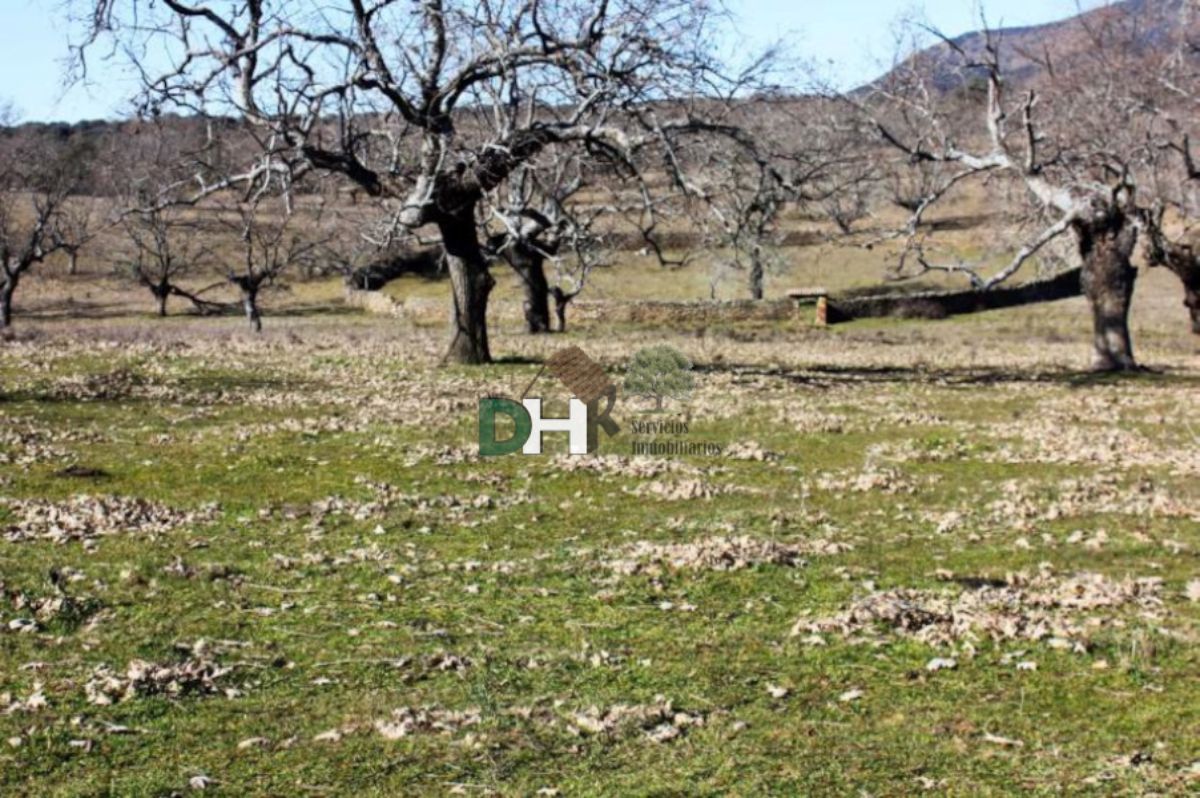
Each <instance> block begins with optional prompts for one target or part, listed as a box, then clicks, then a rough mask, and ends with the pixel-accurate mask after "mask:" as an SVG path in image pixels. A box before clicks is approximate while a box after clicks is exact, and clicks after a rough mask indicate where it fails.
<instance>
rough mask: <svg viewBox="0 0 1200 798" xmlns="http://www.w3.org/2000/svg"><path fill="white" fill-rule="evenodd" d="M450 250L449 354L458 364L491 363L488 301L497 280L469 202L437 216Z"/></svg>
mask: <svg viewBox="0 0 1200 798" xmlns="http://www.w3.org/2000/svg"><path fill="white" fill-rule="evenodd" d="M436 223H437V226H438V230H439V231H440V232H441V234H442V244H443V246H444V247H445V249H446V263H447V266H448V268H449V271H450V286H451V292H452V294H453V298H454V304H453V307H452V308H451V316H450V333H451V339H450V349H449V351H447V353H446V357H447V359H449V360H452V361H454V362H456V363H464V364H478V363H490V362H491V361H492V353H491V350H490V349H489V348H488V334H487V303H488V295H489V294H490V293H491V291H492V286H494V285H495V284H496V281H495V280H494V279H492V275H491V274H490V273H489V272H488V267H487V259H486V258H485V257H484V255H483V248H482V247H480V246H479V236H478V233H477V231H476V229H475V208H474V205H473V204H471V205H468V206H465V207H462V208H459V209H457V210H456V211H454V212H451V213H444V214H441V215H439V217H438V218H437V219H436Z"/></svg>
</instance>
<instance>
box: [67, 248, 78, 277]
mask: <svg viewBox="0 0 1200 798" xmlns="http://www.w3.org/2000/svg"><path fill="white" fill-rule="evenodd" d="M78 266H79V253H77V252H74V251H71V252H68V253H67V274H69V275H71V276H72V277H74V276H75V273H76V271H77V267H78Z"/></svg>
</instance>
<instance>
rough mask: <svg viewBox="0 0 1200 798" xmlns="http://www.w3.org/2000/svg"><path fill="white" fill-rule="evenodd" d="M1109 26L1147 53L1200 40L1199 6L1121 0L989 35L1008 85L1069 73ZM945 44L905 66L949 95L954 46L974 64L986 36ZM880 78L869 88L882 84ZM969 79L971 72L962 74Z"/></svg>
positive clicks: (956, 82)
mask: <svg viewBox="0 0 1200 798" xmlns="http://www.w3.org/2000/svg"><path fill="white" fill-rule="evenodd" d="M1185 3H1191V4H1192V15H1191V20H1190V24H1189V26H1188V30H1186V31H1181V30H1180V20H1181V16H1180V12H1181V11H1182V10H1183V8H1184V4H1185ZM1113 25H1124V26H1134V27H1131V28H1127V30H1128V32H1129V33H1130V34H1132V36H1131V38H1132V40H1133V41H1134V42H1135V46H1137V47H1139V48H1144V50H1145V52H1147V53H1150V52H1152V51H1154V50H1155V49H1157V48H1161V47H1163V46H1167V45H1169V44H1170V43H1172V42H1173V41H1176V40H1177V37H1178V36H1179V35H1180V34H1181V33H1183V34H1184V35H1188V36H1189V37H1192V38H1194V39H1195V40H1197V41H1200V3H1197V2H1196V0H1125V1H1124V2H1114V3H1106V4H1104V5H1101V6H1099V7H1096V8H1092V9H1090V10H1087V11H1084V12H1083V13H1081V14H1078V15H1076V16H1073V17H1068V18H1066V19H1062V20H1058V21H1056V22H1049V23H1046V24H1043V25H1028V26H1023V27H1012V28H1004V27H1000V28H997V29H995V30H993V31H992V35H993V37H996V38H998V39H999V41H1000V43H1001V46H1000V61H1001V68H1002V69H1003V71H1004V74H1005V77H1006V79H1007V80H1008V82H1009V83H1011V84H1026V83H1029V82H1031V81H1034V80H1036V79H1038V78H1039V77H1041V76H1043V75H1044V74H1045V73H1046V70H1047V67H1048V66H1049V68H1050V69H1054V70H1056V71H1059V70H1069V69H1070V68H1071V65H1072V63H1077V62H1078V59H1080V58H1082V57H1084V56H1085V55H1087V53H1088V52H1089V51H1090V49H1091V48H1092V47H1093V46H1094V34H1096V33H1097V32H1099V31H1103V30H1105V29H1106V27H1111V26H1113ZM950 41H951V42H952V43H953V45H954V46H953V47H952V46H951V45H950V44H947V43H946V42H938V43H937V44H934V45H933V46H931V47H928V48H926V49H925V50H922V51H921V52H919V53H917V54H916V55H914V56H913V57H912V58H911V59H910V60H909V61H908V62H907V63H906V65H905V66H906V67H907V66H911V65H913V64H916V65H917V68H918V69H919V70H920V71H922V72H924V73H926V74H927V76H928V80H929V83H930V84H931V85H933V86H934V87H936V88H938V89H940V90H942V91H951V90H954V89H956V88H959V87H961V86H962V85H963V79H964V72H963V69H962V67H963V65H964V59H963V56H962V55H960V54H959V53H958V52H956V51H955V47H957V48H959V49H961V50H962V51H963V53H965V54H966V56H967V60H968V61H972V60H977V59H978V58H979V57H981V56H982V55H983V54H984V51H985V48H986V46H987V34H986V33H985V32H984V31H982V30H977V31H972V32H970V33H965V34H962V35H961V36H957V37H955V38H952V39H951V40H950ZM891 74H892V73H888V75H884V76H883V77H881V78H880V79H879V80H878V81H875V82H874V83H872V84H871V85H878V84H880V83H883V82H885V81H887V79H888V77H889V76H890V75H891ZM966 74H967V77H968V78H969V77H970V71H969V70H968V71H967V73H966Z"/></svg>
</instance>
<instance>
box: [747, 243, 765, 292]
mask: <svg viewBox="0 0 1200 798" xmlns="http://www.w3.org/2000/svg"><path fill="white" fill-rule="evenodd" d="M765 271H766V270H765V269H764V268H763V262H762V256H761V255H760V254H759V253H758V252H757V251H756V252H754V253H752V254H751V255H750V298H751V299H755V300H758V299H762V298H763V294H764V290H763V283H764V279H765V276H766V275H765Z"/></svg>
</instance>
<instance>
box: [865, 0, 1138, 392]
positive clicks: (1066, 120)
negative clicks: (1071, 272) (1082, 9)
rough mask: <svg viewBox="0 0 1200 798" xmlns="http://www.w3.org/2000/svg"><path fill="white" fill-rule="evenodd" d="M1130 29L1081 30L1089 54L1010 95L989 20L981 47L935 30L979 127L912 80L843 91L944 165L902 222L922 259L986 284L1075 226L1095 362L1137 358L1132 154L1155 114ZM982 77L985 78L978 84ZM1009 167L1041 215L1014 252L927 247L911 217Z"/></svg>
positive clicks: (1109, 365)
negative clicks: (971, 258) (1147, 105)
mask: <svg viewBox="0 0 1200 798" xmlns="http://www.w3.org/2000/svg"><path fill="white" fill-rule="evenodd" d="M1135 11H1136V9H1131V10H1130V13H1135ZM985 27H986V26H985ZM1136 31H1137V26H1136V24H1135V21H1131V22H1130V24H1129V25H1124V26H1114V27H1111V28H1107V29H1106V30H1104V31H1094V30H1088V31H1084V32H1083V33H1085V34H1086V35H1089V36H1092V37H1094V41H1093V49H1092V51H1091V53H1090V58H1091V60H1085V61H1084V62H1081V63H1073V64H1072V67H1071V69H1070V70H1063V71H1060V72H1056V71H1054V70H1053V69H1048V70H1047V77H1046V79H1045V80H1044V81H1043V82H1042V83H1041V84H1037V85H1030V86H1029V88H1028V89H1026V90H1025V91H1024V92H1021V93H1020V94H1019V95H1018V96H1016V97H1014V96H1012V92H1010V87H1009V84H1008V82H1007V80H1006V75H1005V74H1004V71H1003V69H1002V66H1001V64H1002V61H1001V47H1002V42H1001V40H1000V38H999V36H998V35H997V34H996V33H994V32H993V31H990V30H987V31H986V37H985V44H984V46H983V48H982V51H981V52H980V53H979V54H978V56H973V55H971V54H968V53H967V52H965V51H964V50H963V49H962V48H961V47H960V46H959V45H958V44H957V43H956V42H955V41H953V40H951V39H949V38H946V37H941V38H942V41H943V43H944V44H945V46H946V47H948V48H949V49H950V50H952V51H953V52H954V53H955V54H956V55H957V57H958V58H959V61H960V66H961V68H962V69H963V71H964V75H965V76H966V78H965V80H968V81H970V83H971V86H972V89H971V91H968V92H965V93H963V95H962V97H963V98H964V102H966V103H967V105H966V107H968V108H971V107H974V108H976V109H978V111H977V112H981V115H982V117H983V124H982V125H981V126H980V127H981V130H982V134H981V135H980V134H979V133H978V132H975V131H971V130H964V129H961V125H957V124H956V117H955V116H954V115H951V114H947V113H943V112H942V111H940V110H939V109H938V108H937V107H936V106H935V105H933V104H929V103H925V102H924V100H923V97H922V95H921V94H919V93H916V92H911V91H910V92H907V93H905V94H897V93H895V92H891V91H889V90H888V89H887V88H884V89H883V90H881V91H880V92H879V93H877V95H876V98H875V99H876V100H881V102H879V103H878V104H874V105H873V104H872V103H871V102H870V101H868V102H866V103H858V102H857V100H851V102H855V103H856V104H858V107H859V108H860V109H864V110H866V111H867V113H868V114H869V115H870V116H871V118H872V120H873V123H874V125H875V126H876V128H877V130H878V132H879V134H880V135H881V136H882V138H883V140H884V141H885V142H886V143H887V144H889V145H890V146H892V147H894V148H895V149H897V150H899V151H901V152H902V153H904V155H905V156H907V158H908V159H909V160H910V162H911V163H912V164H914V165H915V166H917V167H918V168H919V167H921V166H922V165H930V164H932V165H940V166H942V167H943V168H945V169H946V172H945V175H944V177H943V178H942V179H941V181H940V182H939V183H938V184H937V185H935V186H933V187H932V189H931V190H929V191H928V193H927V195H926V196H925V198H924V199H923V200H922V202H921V203H920V204H919V205H918V206H917V208H916V209H915V210H914V211H913V213H912V215H911V217H910V219H909V221H908V224H907V225H906V227H905V233H906V234H907V235H908V237H909V246H908V247H907V248H906V251H905V252H906V254H905V257H906V258H910V259H911V260H912V261H914V262H916V263H918V264H919V266H920V268H921V270H922V271H944V272H952V273H960V274H964V275H966V276H967V277H968V278H969V279H970V281H971V282H972V284H973V285H974V286H975V287H976V288H977V289H979V290H988V289H990V288H993V287H995V286H997V285H1000V284H1001V283H1003V282H1005V281H1007V280H1009V279H1011V278H1013V277H1014V275H1016V274H1017V273H1018V272H1019V271H1020V270H1021V269H1022V267H1023V266H1024V265H1025V264H1026V263H1028V262H1029V261H1030V260H1032V259H1033V258H1034V257H1035V256H1038V255H1039V254H1040V253H1042V252H1043V250H1044V249H1045V248H1046V247H1047V246H1048V245H1049V244H1051V242H1054V241H1056V240H1057V239H1059V238H1060V237H1064V236H1070V237H1071V239H1072V240H1073V242H1074V248H1075V252H1076V256H1077V257H1078V259H1079V261H1080V263H1081V264H1082V269H1083V271H1082V280H1083V287H1084V293H1085V294H1086V296H1087V299H1088V301H1089V303H1090V305H1091V309H1092V319H1093V335H1092V341H1093V351H1094V356H1093V366H1094V368H1096V369H1098V370H1128V369H1134V368H1136V367H1137V362H1136V360H1135V358H1134V353H1133V346H1132V341H1131V339H1130V333H1129V311H1130V305H1131V300H1132V296H1133V290H1134V285H1135V280H1136V277H1137V271H1136V269H1134V267H1133V265H1132V256H1133V253H1134V248H1135V246H1136V243H1137V240H1138V234H1139V231H1140V229H1141V227H1142V219H1143V209H1144V206H1142V205H1139V200H1142V199H1143V198H1144V195H1145V192H1142V194H1141V195H1139V191H1140V190H1141V189H1143V188H1144V185H1143V184H1142V181H1141V180H1140V177H1141V176H1140V175H1139V173H1138V165H1139V163H1140V158H1141V155H1142V152H1143V150H1144V142H1145V138H1144V132H1145V123H1146V120H1147V119H1149V118H1152V114H1145V113H1144V112H1143V110H1142V109H1140V108H1139V106H1138V105H1137V104H1136V103H1135V102H1131V101H1132V100H1133V99H1134V97H1135V96H1136V93H1137V82H1138V80H1139V79H1138V78H1137V77H1135V74H1134V70H1133V69H1132V67H1130V66H1129V65H1128V64H1126V63H1125V60H1127V59H1131V58H1132V57H1133V54H1134V53H1136V52H1137V48H1136V47H1135V46H1134V44H1133V43H1132V42H1131V40H1130V39H1129V38H1128V37H1131V36H1134V35H1136ZM1050 66H1052V65H1050ZM1122 70H1125V71H1122ZM980 82H982V84H983V87H982V90H981V91H976V90H975V89H974V86H977V85H978V84H979V83H980ZM897 109H898V110H897ZM1044 109H1048V110H1044ZM958 118H961V115H959V117H958ZM972 142H978V144H977V145H976V146H972V144H971V143H972ZM1005 179H1011V180H1016V181H1019V183H1020V184H1021V185H1022V186H1023V188H1024V195H1025V197H1026V198H1027V199H1028V202H1029V207H1028V212H1029V215H1030V217H1031V218H1033V217H1038V218H1041V219H1042V224H1041V225H1040V226H1039V227H1038V231H1037V232H1036V233H1035V234H1033V235H1030V236H1029V237H1028V238H1026V239H1025V240H1024V242H1023V243H1022V245H1021V246H1020V248H1019V249H1018V250H1017V252H1016V253H1015V255H1014V256H1013V257H1012V259H1011V260H1010V261H1009V262H1008V263H1007V264H1006V265H1004V266H1002V267H1001V268H1000V269H999V270H997V271H995V272H994V273H992V274H990V275H984V274H983V273H982V271H981V270H980V269H979V268H978V267H977V266H973V265H971V264H964V263H945V262H940V263H939V262H937V261H936V260H935V259H933V258H931V257H928V253H927V250H926V249H925V246H924V241H925V236H924V234H921V233H918V228H919V226H920V225H921V223H922V221H923V219H924V217H925V215H926V214H927V213H928V212H929V210H930V209H931V208H932V207H934V206H936V205H938V204H939V203H941V202H943V201H945V199H946V198H947V196H949V195H950V194H951V191H952V189H954V188H955V187H956V186H959V185H960V184H965V183H966V182H968V181H972V180H976V181H983V182H984V184H985V186H987V187H988V188H989V190H994V185H995V182H996V181H999V180H1005Z"/></svg>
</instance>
